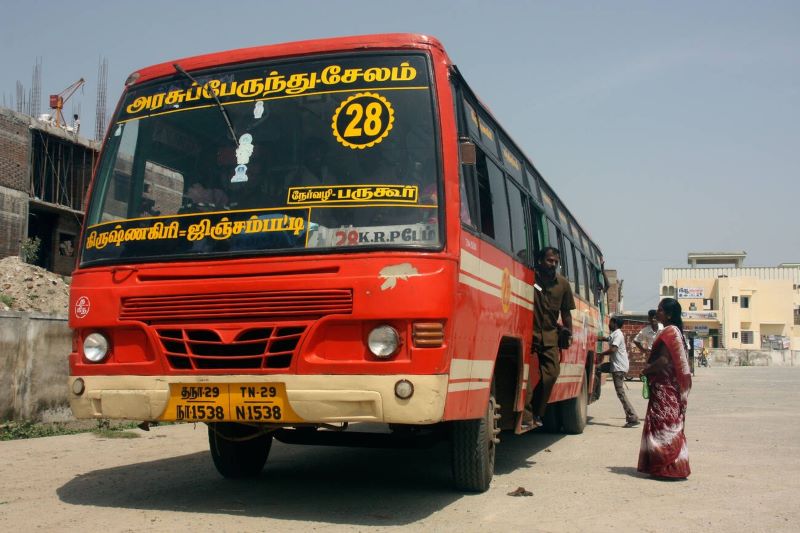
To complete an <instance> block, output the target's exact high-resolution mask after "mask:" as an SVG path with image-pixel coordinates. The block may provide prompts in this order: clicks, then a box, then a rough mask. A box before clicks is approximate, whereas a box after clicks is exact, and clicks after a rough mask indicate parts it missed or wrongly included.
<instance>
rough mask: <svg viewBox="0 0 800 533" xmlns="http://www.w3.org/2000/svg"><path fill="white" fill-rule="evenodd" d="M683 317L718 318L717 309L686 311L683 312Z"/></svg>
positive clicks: (695, 318) (693, 318) (690, 318)
mask: <svg viewBox="0 0 800 533" xmlns="http://www.w3.org/2000/svg"><path fill="white" fill-rule="evenodd" d="M681 318H688V319H689V320H717V312H716V311H684V312H682V313H681Z"/></svg>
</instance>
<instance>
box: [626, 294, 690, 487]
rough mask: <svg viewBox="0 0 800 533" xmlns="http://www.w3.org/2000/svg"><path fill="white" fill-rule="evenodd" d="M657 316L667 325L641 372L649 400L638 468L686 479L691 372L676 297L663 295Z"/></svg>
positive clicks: (655, 475) (648, 472)
mask: <svg viewBox="0 0 800 533" xmlns="http://www.w3.org/2000/svg"><path fill="white" fill-rule="evenodd" d="M656 318H657V319H658V321H659V322H661V323H662V324H664V329H663V331H661V333H660V334H659V335H658V336H657V337H656V339H655V341H654V342H653V348H652V351H651V352H650V354H651V355H650V359H649V360H648V361H647V366H646V367H645V369H644V370H643V371H642V374H643V375H645V376H647V379H648V382H649V387H650V401H649V402H648V404H647V416H646V417H645V419H644V429H643V431H642V447H641V449H640V451H639V468H638V470H639V472H643V473H646V474H650V475H651V476H653V477H655V478H662V479H684V478H686V477H688V476H689V474H690V473H691V470H690V469H689V451H688V449H687V447H686V436H685V435H684V433H683V426H684V422H685V420H686V403H687V399H688V397H689V390H690V389H691V388H692V375H691V371H690V369H689V358H688V356H687V355H686V343H685V340H684V336H683V321H682V320H681V304H679V303H678V301H677V300H675V299H673V298H664V299H663V300H661V303H659V304H658V310H657V311H656Z"/></svg>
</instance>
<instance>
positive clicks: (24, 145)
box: [0, 109, 31, 192]
mask: <svg viewBox="0 0 800 533" xmlns="http://www.w3.org/2000/svg"><path fill="white" fill-rule="evenodd" d="M26 119H27V117H25V116H24V115H19V114H18V113H15V112H13V111H11V110H10V109H0V186H3V187H8V188H9V189H14V190H17V191H25V192H27V191H28V190H29V188H30V168H29V167H30V158H31V154H30V147H31V133H30V129H29V128H28V126H29V124H30V122H29V121H28V120H26Z"/></svg>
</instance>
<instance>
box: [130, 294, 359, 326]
mask: <svg viewBox="0 0 800 533" xmlns="http://www.w3.org/2000/svg"><path fill="white" fill-rule="evenodd" d="M352 312H353V291H352V290H351V289H320V290H285V291H258V292H228V293H215V294H199V295H193V294H178V295H161V296H131V297H128V298H123V299H122V307H121V309H120V313H119V318H120V320H138V321H141V322H150V323H152V322H159V321H161V322H166V321H169V322H171V323H174V322H177V321H185V320H192V321H197V320H214V321H218V320H232V319H235V320H246V319H264V318H267V319H277V320H281V319H284V320H285V319H292V318H299V317H302V318H304V319H305V318H320V317H323V316H327V315H332V314H350V313H352Z"/></svg>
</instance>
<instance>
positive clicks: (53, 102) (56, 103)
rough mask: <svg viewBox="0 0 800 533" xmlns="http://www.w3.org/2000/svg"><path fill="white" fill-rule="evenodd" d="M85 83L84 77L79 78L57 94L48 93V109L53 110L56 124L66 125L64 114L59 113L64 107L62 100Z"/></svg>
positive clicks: (65, 99) (64, 100) (66, 98)
mask: <svg viewBox="0 0 800 533" xmlns="http://www.w3.org/2000/svg"><path fill="white" fill-rule="evenodd" d="M84 83H85V81H84V79H83V78H81V79H79V80H78V81H76V82H75V83H73V84H72V85H70V86H69V87H67V88H66V89H64V90H63V91H61V92H60V93H58V94H51V95H50V109H54V110H55V113H54V114H55V117H54V118H55V121H56V126H59V127H61V126H64V125H66V123H67V121H66V120H64V115H63V114H61V110H62V109H64V102H66V101H67V100H69V98H70V96H72V95H73V94H75V91H77V90H78V89H80V88H81V86H82V85H83V84H84Z"/></svg>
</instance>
